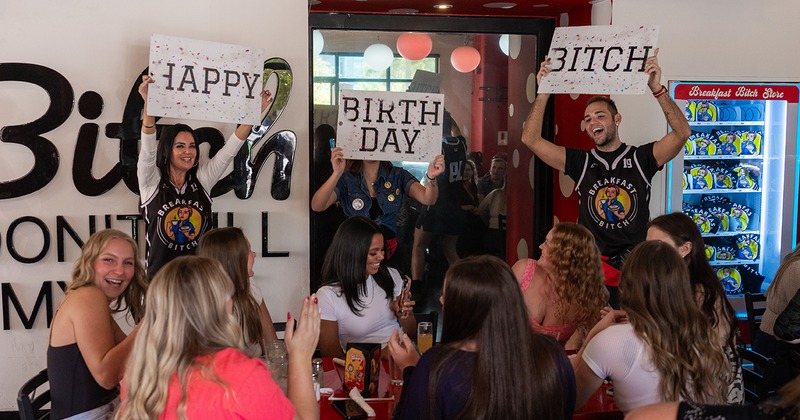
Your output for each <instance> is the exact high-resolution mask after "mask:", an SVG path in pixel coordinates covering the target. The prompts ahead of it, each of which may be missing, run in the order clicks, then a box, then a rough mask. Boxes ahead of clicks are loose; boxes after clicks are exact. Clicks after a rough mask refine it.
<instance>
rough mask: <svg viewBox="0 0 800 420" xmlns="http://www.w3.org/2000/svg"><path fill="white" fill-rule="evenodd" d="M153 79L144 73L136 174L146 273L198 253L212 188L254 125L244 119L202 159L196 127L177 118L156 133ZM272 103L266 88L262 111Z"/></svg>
mask: <svg viewBox="0 0 800 420" xmlns="http://www.w3.org/2000/svg"><path fill="white" fill-rule="evenodd" d="M153 82H154V79H153V78H152V77H150V76H142V83H141V84H140V85H139V94H140V95H141V96H142V98H143V99H144V110H143V111H142V141H141V150H140V151H139V161H138V163H137V168H136V176H137V177H138V179H139V200H140V206H141V209H142V215H143V217H144V221H145V228H146V229H147V243H148V251H147V277H148V278H150V279H152V278H153V276H155V274H156V272H158V270H159V269H160V268H161V266H162V265H164V264H166V263H167V262H169V261H170V260H172V259H173V258H175V257H178V256H181V255H191V254H194V253H195V250H196V248H197V241H199V240H200V236H202V234H203V233H204V232H205V231H206V230H208V229H209V227H210V226H211V188H213V187H214V184H216V183H217V181H219V180H220V178H222V175H223V172H224V171H225V169H227V168H228V165H229V164H230V163H231V161H232V160H233V158H234V157H236V154H237V153H238V152H239V149H240V148H241V147H242V145H243V144H245V141H246V140H247V136H249V135H250V131H251V130H252V128H253V126H252V125H249V124H241V125H239V126H238V127H236V132H235V133H234V134H233V135H232V136H231V137H230V138H229V139H228V141H227V142H225V145H224V146H223V147H222V149H220V150H219V151H218V152H217V154H215V155H214V157H212V158H211V159H209V160H208V161H206V162H203V163H202V164H200V159H199V154H198V144H197V141H198V140H197V136H196V135H195V132H194V130H192V128H191V127H189V126H188V125H185V124H175V125H171V126H167V127H165V128H164V129H163V130H162V131H161V136H160V139H159V140H157V139H156V119H155V117H153V116H152V115H148V113H147V95H148V91H149V85H150V83H153ZM270 103H271V98H270V94H269V92H267V91H263V92H261V111H262V112H263V111H264V109H266V107H267V106H268V105H269V104H270Z"/></svg>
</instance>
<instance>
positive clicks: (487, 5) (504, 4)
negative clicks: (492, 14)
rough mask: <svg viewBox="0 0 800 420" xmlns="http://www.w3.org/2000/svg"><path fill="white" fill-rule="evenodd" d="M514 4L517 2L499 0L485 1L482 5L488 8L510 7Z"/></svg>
mask: <svg viewBox="0 0 800 420" xmlns="http://www.w3.org/2000/svg"><path fill="white" fill-rule="evenodd" d="M516 5H517V3H507V2H500V3H486V4H484V5H483V7H488V8H490V9H510V8H512V7H514V6H516Z"/></svg>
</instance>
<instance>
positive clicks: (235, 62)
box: [147, 34, 264, 124]
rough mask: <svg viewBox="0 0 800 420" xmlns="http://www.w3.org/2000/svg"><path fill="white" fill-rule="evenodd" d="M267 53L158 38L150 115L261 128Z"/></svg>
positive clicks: (153, 53) (152, 43) (152, 68)
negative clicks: (263, 75)
mask: <svg viewBox="0 0 800 420" xmlns="http://www.w3.org/2000/svg"><path fill="white" fill-rule="evenodd" d="M263 71H264V50H263V49H253V48H248V47H243V46H239V45H231V44H221V43H219V42H210V41H199V40H194V39H188V38H178V37H174V36H168V35H159V34H154V35H153V36H152V37H151V39H150V75H151V76H152V77H153V79H154V80H155V83H153V84H151V85H150V91H149V95H148V98H147V110H148V113H149V114H150V115H154V116H159V117H174V118H179V119H192V120H201V121H217V122H232V123H245V124H258V123H259V121H260V119H261V90H262V89H261V87H262V85H263V80H262V74H263Z"/></svg>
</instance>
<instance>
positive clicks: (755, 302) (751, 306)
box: [744, 292, 767, 344]
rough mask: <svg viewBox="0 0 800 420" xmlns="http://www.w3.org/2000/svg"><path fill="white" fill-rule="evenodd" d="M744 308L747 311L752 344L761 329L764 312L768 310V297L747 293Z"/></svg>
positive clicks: (761, 294)
mask: <svg viewBox="0 0 800 420" xmlns="http://www.w3.org/2000/svg"><path fill="white" fill-rule="evenodd" d="M744 306H745V309H746V310H747V329H748V330H749V331H748V332H749V334H750V341H749V342H750V343H751V344H752V343H753V340H755V338H756V334H757V333H758V330H759V327H760V326H761V317H762V316H763V315H764V311H766V310H767V297H766V296H764V294H763V293H749V292H748V293H745V294H744Z"/></svg>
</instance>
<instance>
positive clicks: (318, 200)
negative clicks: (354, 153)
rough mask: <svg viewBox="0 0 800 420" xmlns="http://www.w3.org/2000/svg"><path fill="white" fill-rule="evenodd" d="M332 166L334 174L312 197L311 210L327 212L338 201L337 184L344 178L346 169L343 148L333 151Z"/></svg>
mask: <svg viewBox="0 0 800 420" xmlns="http://www.w3.org/2000/svg"><path fill="white" fill-rule="evenodd" d="M331 166H332V167H333V173H331V176H329V177H328V179H327V180H326V181H325V183H323V184H322V185H320V187H319V189H317V191H316V192H314V196H313V197H311V210H314V211H325V209H327V208H328V207H330V206H331V204H333V203H335V202H336V200H337V199H338V197H337V196H336V183H338V182H339V178H341V177H342V174H343V173H344V168H345V160H344V153H342V148H341V147H334V148H333V149H331Z"/></svg>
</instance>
